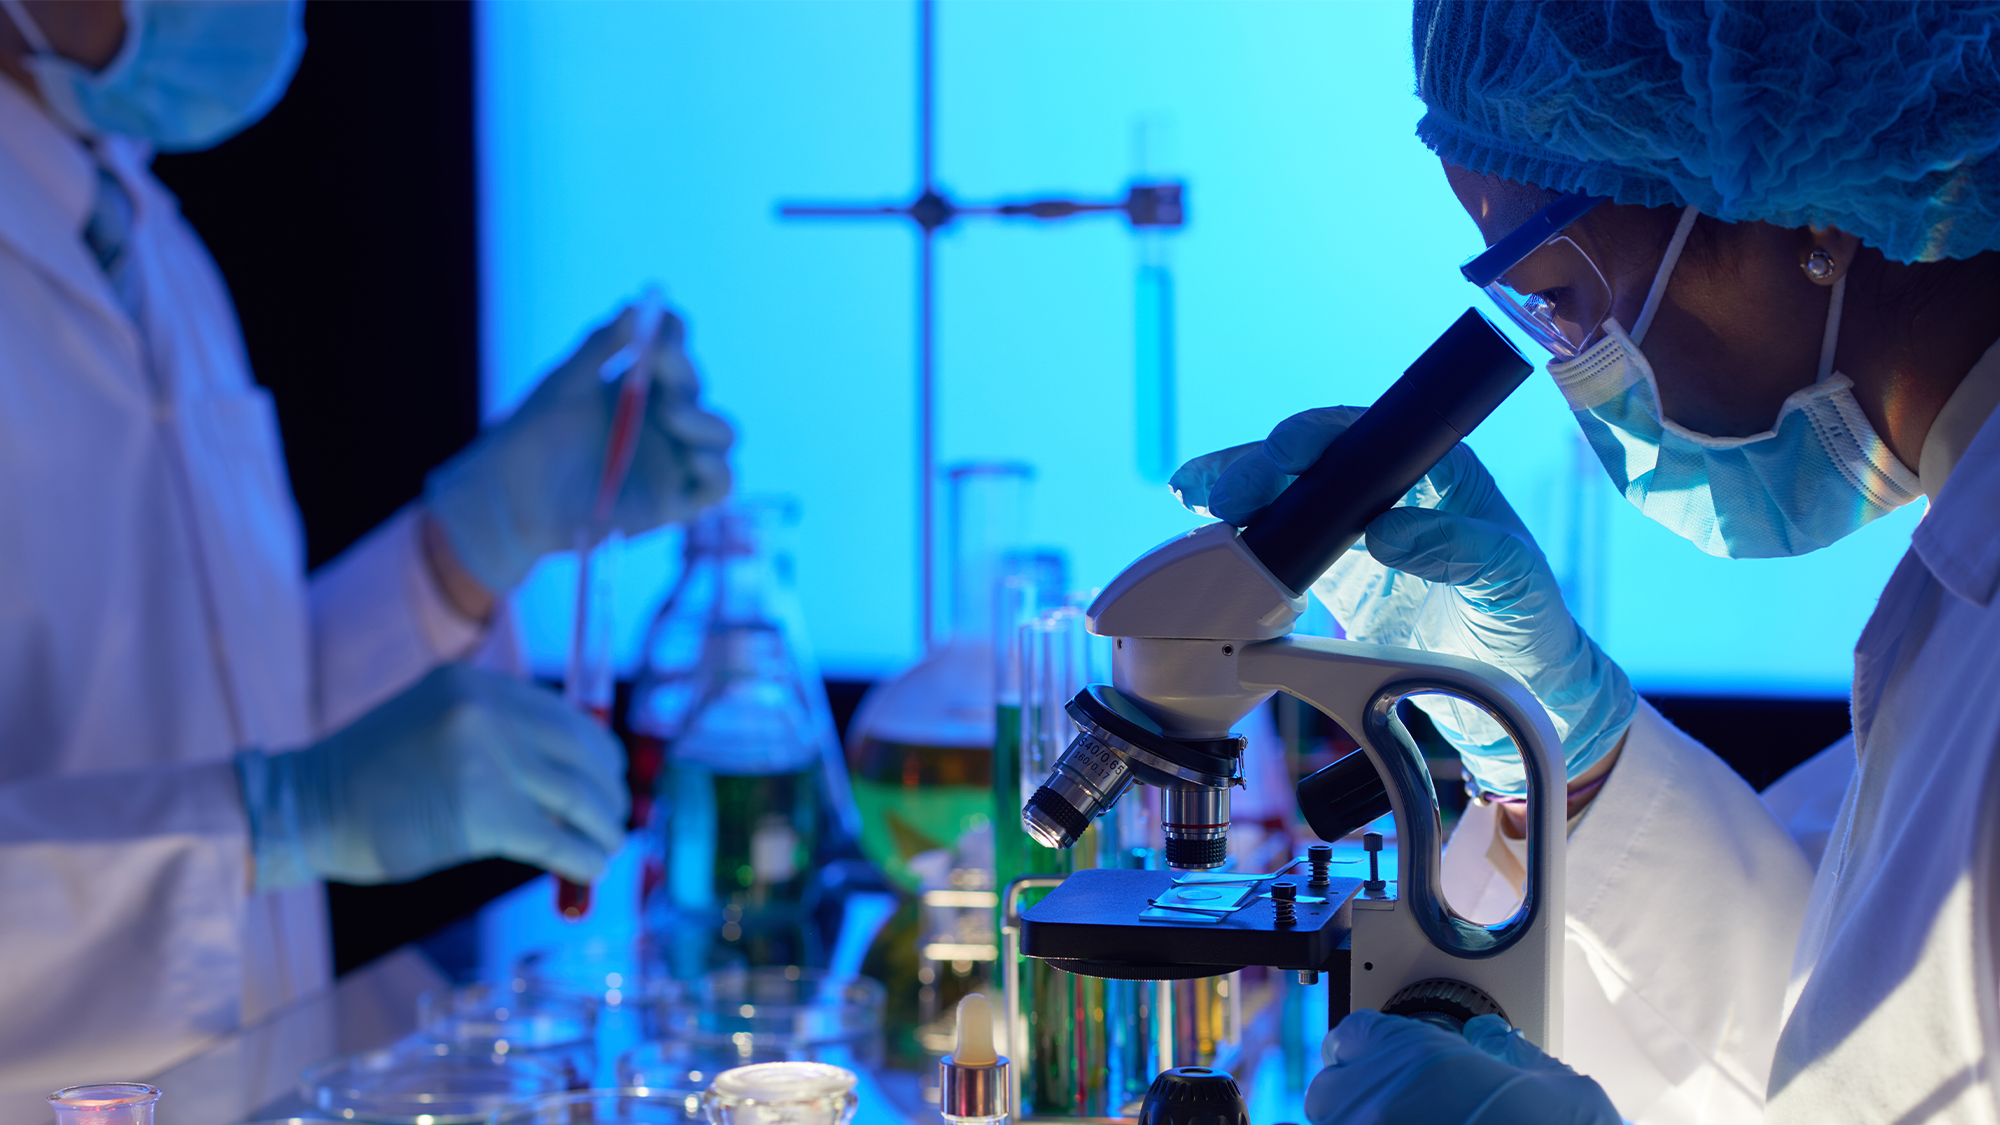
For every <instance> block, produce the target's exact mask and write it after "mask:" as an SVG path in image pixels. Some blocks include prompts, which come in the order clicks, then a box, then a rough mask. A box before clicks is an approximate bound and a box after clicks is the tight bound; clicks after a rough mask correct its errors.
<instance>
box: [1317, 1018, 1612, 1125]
mask: <svg viewBox="0 0 2000 1125" xmlns="http://www.w3.org/2000/svg"><path fill="white" fill-rule="evenodd" d="M1320 1059H1321V1061H1322V1062H1324V1063H1326V1069H1324V1070H1322V1071H1320V1072H1319V1074H1317V1075H1315V1076H1314V1078H1313V1080H1312V1085H1310V1086H1308V1087H1306V1119H1307V1120H1308V1121H1311V1122H1312V1125H1336V1123H1338V1125H1376V1123H1378V1122H1379V1123H1382V1125H1619V1117H1618V1111H1617V1110H1616V1109H1613V1108H1612V1106H1611V1099H1610V1098H1608V1097H1606V1096H1605V1094H1604V1091H1603V1090H1602V1089H1601V1088H1600V1087H1599V1086H1598V1085H1597V1083H1595V1082H1592V1081H1591V1080H1590V1079H1588V1078H1586V1077H1584V1076H1583V1075H1580V1074H1578V1073H1576V1072H1575V1071H1573V1070H1571V1069H1570V1068H1568V1067H1566V1066H1564V1065H1563V1064H1562V1063H1559V1062H1557V1061H1556V1060H1554V1059H1552V1058H1550V1057H1549V1056H1547V1055H1545V1054H1543V1053H1542V1052H1541V1051H1540V1050H1539V1049H1537V1048H1536V1047H1535V1045H1534V1044H1532V1043H1530V1042H1528V1041H1527V1040H1526V1039H1524V1038H1522V1037H1521V1034H1520V1032H1518V1031H1515V1030H1513V1029H1512V1028H1510V1027H1508V1026H1507V1024H1506V1022H1505V1021H1503V1020H1502V1019H1501V1018H1500V1017H1499V1016H1479V1017H1478V1018H1476V1019H1473V1020H1471V1021H1470V1022H1468V1023H1467V1024H1466V1025H1465V1034H1464V1035H1454V1034H1452V1033H1451V1032H1449V1031H1446V1030H1445V1029H1443V1028H1441V1027H1438V1026H1436V1025H1434V1024H1429V1023H1422V1022H1419V1021H1417V1020H1412V1019H1405V1018H1403V1017H1402V1016H1385V1015H1383V1014H1382V1013H1380V1012H1375V1011H1366V1010H1364V1011H1359V1012H1355V1013H1353V1014H1351V1015H1349V1016H1348V1017H1347V1018H1346V1019H1344V1020H1341V1021H1340V1026H1339V1027H1336V1028H1334V1029H1333V1030H1332V1031H1330V1032H1328V1033H1327V1036H1326V1041H1325V1042H1324V1043H1323V1044H1321V1046H1320Z"/></svg>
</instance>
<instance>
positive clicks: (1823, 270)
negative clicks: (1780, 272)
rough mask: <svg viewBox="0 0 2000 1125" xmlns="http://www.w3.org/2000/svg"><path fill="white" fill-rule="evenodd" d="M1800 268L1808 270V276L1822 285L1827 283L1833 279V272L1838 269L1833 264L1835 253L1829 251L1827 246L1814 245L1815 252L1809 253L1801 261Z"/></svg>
mask: <svg viewBox="0 0 2000 1125" xmlns="http://www.w3.org/2000/svg"><path fill="white" fill-rule="evenodd" d="M1799 268H1800V269H1802V270H1804V271H1806V276H1807V277H1810V278H1812V279H1813V280H1814V281H1816V282H1818V283H1819V284H1821V285H1825V284H1826V283H1827V282H1829V281H1832V280H1833V274H1834V271H1835V269H1836V267H1835V266H1834V264H1833V255H1832V254H1829V253H1827V252H1826V250H1825V248H1823V247H1818V246H1815V247H1813V252H1812V253H1810V254H1807V255H1806V260H1805V261H1803V262H1800V263H1799Z"/></svg>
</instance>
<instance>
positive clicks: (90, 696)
mask: <svg viewBox="0 0 2000 1125" xmlns="http://www.w3.org/2000/svg"><path fill="white" fill-rule="evenodd" d="M100 151H101V152H102V155H103V159H104V162H105V164H106V165H107V166H109V167H110V168H112V169H113V171H114V172H115V174H116V175H117V176H118V177H119V178H120V180H121V181H122V182H123V184H124V185H125V187H126V189H127V190H128V191H129V192H130V194H131V197H132V200H133V205H134V210H135V217H134V227H133V233H132V237H131V241H130V244H129V253H130V254H131V255H132V260H133V268H135V269H137V270H138V271H139V275H140V278H141V281H142V284H143V287H144V294H145V310H144V312H145V315H144V316H143V318H142V319H143V323H141V324H134V323H133V322H132V320H131V318H130V317H129V316H128V315H127V314H126V313H125V312H124V311H123V309H121V307H120V306H119V304H118V301H117V299H116V297H115V296H114V294H113V292H112V289H111V287H110V285H109V283H108V281H107V280H106V278H105V277H104V275H103V273H102V272H101V270H100V269H99V267H98V265H97V263H96V260H95V259H94V258H93V257H92V255H91V253H90V252H89V250H88V249H87V248H86V246H85V244H84V242H83V240H82V238H81V231H82V229H83V227H84V224H85V222H86V220H87V218H88V216H89V214H90V211H91V208H92V205H93V200H94V198H95V194H96V190H97V181H96V172H95V169H94V166H93V163H92V160H91V157H90V155H89V153H88V151H87V150H86V149H85V148H84V147H83V146H82V145H81V144H79V143H78V142H77V141H76V140H74V139H73V138H71V137H69V136H67V135H65V134H64V133H62V132H61V131H59V130H58V129H57V128H56V127H55V126H54V125H53V124H51V123H50V121H49V120H48V118H46V117H45V116H44V115H43V114H42V113H41V112H40V110H39V109H37V108H36V107H35V106H34V104H33V103H32V102H31V101H30V100H29V99H28V98H27V97H26V96H25V95H24V94H23V93H22V91H21V90H20V89H18V88H17V87H15V86H13V85H12V84H11V83H9V82H7V81H5V80H4V79H0V904H4V905H0V950H3V951H4V954H0V1013H5V1014H4V1016H0V1121H13V1120H24V1121H25V1120H38V1119H40V1118H43V1117H45V1116H46V1107H45V1106H43V1105H41V1104H40V1095H41V1094H43V1093H46V1092H47V1091H48V1090H50V1089H52V1088H54V1087H55V1086H57V1085H60V1084H63V1083H67V1082H79V1081H91V1080H104V1079H117V1078H133V1077H138V1076H141V1075H145V1074H150V1073H152V1072H154V1071H157V1070H159V1069H160V1068H162V1067H164V1066H166V1065H168V1064H170V1063H172V1062H173V1061H175V1060H176V1059H177V1058H180V1057H182V1056H185V1055H187V1054H189V1053H191V1052H193V1051H195V1050H197V1049H199V1048H200V1046H201V1045H202V1044H203V1043H204V1042H205V1041H207V1040H208V1039H209V1038H211V1037H213V1036H215V1035H218V1034H220V1033H223V1032H227V1031H229V1030H231V1029H232V1028H234V1027H236V1026H238V1025H239V1024H240V1023H242V1022H243V1021H246V1020H252V1019H255V1018H257V1017H259V1016H260V1015H262V1014H263V1013H265V1012H268V1011H270V1010H272V1009H273V1008H275V1007H277V1006H279V1005H282V1004H284V1003H286V1002H288V1001H290V1000H292V999H294V998H297V997H300V996H302V995H305V994H308V993H310V992H312V991H314V990H317V989H319V988H322V987H324V986H325V984H326V983H327V979H328V975H329V970H330V964H329V956H328V948H327V937H326V931H325V921H324V918H323V913H324V907H323V897H322V891H321V889H320V888H319V887H318V886H310V887H303V888H298V889H296V890H293V891H287V892H281V893H276V894H264V895H251V894H249V893H248V878H247V871H246V866H247V840H246V836H245V826H244V821H243V815H242V812H241V809H240V802H239V801H238V799H237V797H236V790H235V782H234V778H233V775H232V772H231V769H230V766H229V760H230V757H231V755H232V754H233V753H234V752H235V751H236V750H237V749H238V748H240V747H261V748H266V749H274V750H275V749H285V748H290V747H296V746H299V745H301V744H303V743H306V742H308V741H309V740H311V739H312V738H314V737H315V736H316V735H317V734H319V733H321V732H323V731H326V730H328V729H331V728H333V727H337V726H339V725H341V724H343V723H345V722H346V721H348V720H349V719H351V718H353V717H354V716H355V715H358V714H360V713H361V712H363V711H365V710H366V709H368V708H369V707H371V706H372V705H373V704H374V703H376V702H379V701H380V700H382V699H384V698H387V697H388V696H390V695H393V694H394V693H395V692H396V691H398V690H400V689H401V688H402V687H403V686H405V685H407V684H409V683H410V682H412V681H413V680H415V679H416V678H418V677H419V676H421V675H422V674H423V672H424V671H426V670H427V669H428V668H429V667H430V666H432V665H433V664H435V663H437V662H438V661H440V660H443V659H448V658H451V657H454V656H457V655H462V654H463V653H465V652H466V651H467V650H468V649H470V648H471V647H472V645H473V644H474V643H475V642H476V640H477V639H478V631H477V629H476V628H475V627H474V626H473V625H472V624H471V623H469V622H466V621H463V620H461V619H459V618H458V617H456V616H455V615H454V614H453V613H452V612H451V610H450V609H449V608H447V607H446V605H445V604H444V603H443V602H442V600H441V599H440V597H439V595H438V593H437V592H436V591H435V590H434V589H432V587H431V583H430V581H429V579H428V574H427V571H426V570H425V568H424V564H423V561H422V558H421V554H420V549H419V545H418V542H417V538H416V534H415V525H414V520H413V517H411V516H410V515H409V514H408V513H405V514H404V515H403V516H400V517H398V518H397V519H396V520H392V521H390V522H389V523H388V524H385V525H384V526H383V527H382V528H381V529H378V531H377V532H376V533H375V534H374V535H372V536H371V537H370V538H368V539H367V540H364V541H363V542H362V543H360V544H358V545H356V547H354V548H353V549H352V550H350V551H349V552H348V553H347V554H345V555H343V556H342V557H341V558H340V559H338V560H336V561H335V562H334V563H332V564H330V565H329V566H327V567H325V568H323V569H322V571H321V572H320V573H319V574H316V575H314V576H313V578H312V580H311V582H310V583H308V581H307V578H306V575H305V569H304V554H303V545H302V537H301V533H300V528H299V520H298V515H297V511H296V509H295V507H294V505H293V502H292V498H291V493H290V489H289V484H288V482H287V480H286V475H285V466H284V461H283V458H282V456H281V453H280V448H279V440H278V433H277V427H276V424H275V419H274V416H273V413H272V409H271V401H270V397H269V396H268V395H267V394H266V393H265V392H264V391H263V390H262V389H260V388H259V387H257V386H256V385H255V384H254V383H253V382H252V380H251V377H250V372H249V370H248V367H247V364H246V361H245V357H244V352H243V345H242V339H241V335H240V333H239V331H238V328H237V324H236V319H235V314H234V311H233V309H232V307H231V305H230V301H229V296H228V293H227V292H226V291H225V289H224V287H223V285H222V281H221V278H220V277H219V275H218V274H217V272H216V270H215V268H214V265H213V263H212V262H211V261H210V260H209V258H208V255H207V253H206V252H205V251H204V250H203V248H202V246H201V243H200V242H199V240H198V239H197V238H196V237H195V235H194V233H193V231H192V230H190V229H189V228H188V226H187V224H186V223H185V222H184V221H183V220H182V219H181V217H180V215H179V212H178V210H177V207H176V204H175V201H174V199H173V197H172V196H171V195H169V194H168V193H167V192H166V190H165V189H164V188H163V187H161V185H160V184H159V183H158V181H156V180H155V179H153V177H152V176H151V174H150V173H149V172H148V171H147V170H146V162H147V160H148V154H147V153H146V152H145V151H144V150H143V148H141V147H140V146H138V145H136V144H132V143H128V142H124V141H122V140H118V139H113V140H111V141H109V142H106V143H105V144H104V145H103V146H102V148H101V150H100ZM281 234H282V232H274V237H275V236H281Z"/></svg>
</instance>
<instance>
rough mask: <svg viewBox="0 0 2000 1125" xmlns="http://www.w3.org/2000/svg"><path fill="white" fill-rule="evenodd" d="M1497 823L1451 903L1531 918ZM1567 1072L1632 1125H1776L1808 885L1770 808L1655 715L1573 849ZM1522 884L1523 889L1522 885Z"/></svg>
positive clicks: (1472, 855) (1447, 863) (1454, 874)
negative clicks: (1599, 1090) (1783, 1026)
mask: <svg viewBox="0 0 2000 1125" xmlns="http://www.w3.org/2000/svg"><path fill="white" fill-rule="evenodd" d="M1504 866H1508V857H1507V856H1506V855H1505V854H1504V845H1498V844H1496V843H1495V835H1494V809H1493V807H1492V806H1491V805H1477V804H1476V805H1474V806H1472V807H1471V808H1470V809H1468V810H1467V812H1466V815H1465V817H1464V818H1463V819H1462V820H1460V822H1459V824H1458V827H1457V829H1456V830H1454V832H1453V833H1452V838H1451V841H1450V843H1449V844H1448V845H1447V847H1446V849H1445V857H1444V890H1445V896H1446V898H1447V900H1448V901H1450V902H1451V903H1452V904H1453V906H1454V907H1455V908H1457V909H1458V910H1459V911H1460V912H1461V913H1464V914H1466V915H1467V916H1468V917H1471V918H1473V919H1474V920H1476V921H1482V922H1496V921H1499V920H1501V919H1503V918H1505V917H1506V916H1507V915H1508V914H1510V913H1512V912H1513V910H1514V907H1515V906H1516V905H1517V904H1518V903H1519V901H1520V900H1519V892H1518V891H1517V889H1516V885H1515V884H1513V883H1512V882H1510V881H1509V880H1508V878H1507V877H1506V876H1504V875H1503V874H1501V868H1502V867H1504ZM1567 867H1568V878H1569V886H1568V889H1567V891H1566V894H1567V896H1568V902H1569V920H1568V933H1567V942H1566V947H1565V952H1564V958H1563V966H1564V975H1563V1042H1564V1051H1563V1059H1564V1061H1565V1062H1567V1063H1569V1064H1570V1065H1571V1066H1573V1067H1575V1068H1576V1069H1577V1070H1578V1071H1580V1072H1582V1073H1584V1074H1588V1075H1590V1076H1591V1077H1592V1078H1594V1079H1596V1080H1597V1081H1598V1083H1599V1084H1601V1085H1602V1086H1603V1087H1604V1089H1605V1092H1606V1093H1608V1094H1610V1095H1611V1100H1612V1103H1613V1104H1615V1105H1616V1106H1617V1107H1618V1111H1619V1112H1620V1113H1621V1114H1623V1115H1624V1117H1625V1118H1626V1119H1627V1120H1628V1121H1631V1122H1634V1123H1635V1125H1695V1123H1697V1122H1698V1123H1700V1125H1735V1123H1738V1122H1744V1123H1748V1122H1756V1121H1760V1120H1762V1119H1763V1103H1764V1078H1765V1075H1766V1074H1767V1073H1769V1071H1770V1066H1771V1053H1772V1051H1773V1049H1774V1048H1775V1046H1776V1044H1777V1039H1778V1029H1779V1025H1780V1018H1781V1015H1782V1011H1783V998H1784V982H1785V980H1786V979H1787V976H1788V973H1789V970H1790V968H1791V963H1792V949H1793V946H1794V945H1795V944H1796V943H1797V941H1798V934H1799V925H1800V922H1801V920H1802V919H1803V918H1804V916H1805V908H1806V899H1807V894H1808V891H1809V889H1810V887H1811V883H1812V870H1811V867H1810V866H1809V865H1808V863H1807V861H1806V858H1805V855H1804V853H1802V852H1801V851H1800V850H1799V847H1798V845H1797V844H1796V843H1795V842H1793V840H1792V838H1791V837H1790V836H1789V835H1787V834H1786V832H1785V830H1784V828H1783V826H1781V825H1780V824H1779V823H1778V821H1777V820H1776V819H1775V818H1774V817H1773V816H1772V815H1771V814H1770V813H1769V812H1768V811H1767V810H1766V809H1765V807H1764V805H1763V804H1762V803H1761V802H1760V801H1758V799H1757V794H1756V793H1755V792H1753V791H1752V790H1751V788H1750V787H1749V786H1748V785H1747V784H1745V783H1744V781H1743V779H1742V778H1741V777H1739V776H1738V775H1737V774H1736V772H1735V771H1734V770H1731V769H1730V768H1729V767H1728V766H1727V765H1725V764H1724V763H1723V762H1722V761H1721V760H1720V759H1718V758H1717V757H1716V756H1715V755H1714V754H1711V753H1710V752H1709V751H1708V749H1707V748H1706V747H1703V746H1702V745H1701V744H1700V743H1697V742H1696V741H1694V740H1693V739H1691V738H1689V737H1688V736H1687V735H1685V734H1683V733H1681V732H1680V731H1679V730H1678V729H1676V728H1675V727H1674V725H1673V724H1672V723H1669V722H1667V720H1666V719H1664V718H1662V717H1661V715H1660V713H1659V712H1658V711H1655V710H1654V709H1653V708H1652V706H1651V705H1649V704H1646V703H1644V702H1642V703H1641V704H1640V705H1639V711H1638V714H1637V715H1636V716H1635V717H1634V718H1633V720H1632V726H1631V729H1630V732H1629V733H1628V734H1627V735H1626V738H1625V748H1624V751H1623V752H1622V754H1621V755H1620V757H1619V760H1618V765H1617V767H1616V768H1615V769H1613V770H1612V771H1611V776H1610V777H1609V778H1608V779H1607V780H1606V781H1605V783H1604V788H1603V789H1601V790H1599V791H1598V795H1597V799H1596V800H1595V801H1593V802H1592V803H1591V806H1590V808H1589V810H1588V811H1587V812H1586V813H1585V814H1584V816H1583V818H1582V820H1581V821H1580V822H1579V823H1578V824H1577V826H1576V828H1575V830H1574V831H1573V832H1572V833H1571V834H1570V839H1569V849H1568V864H1567ZM1517 877H1518V876H1517Z"/></svg>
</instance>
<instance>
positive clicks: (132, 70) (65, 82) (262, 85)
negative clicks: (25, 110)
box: [0, 0, 305, 152]
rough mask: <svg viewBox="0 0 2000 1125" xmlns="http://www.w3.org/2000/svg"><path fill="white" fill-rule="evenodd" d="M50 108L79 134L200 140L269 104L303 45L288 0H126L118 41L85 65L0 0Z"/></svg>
mask: <svg viewBox="0 0 2000 1125" xmlns="http://www.w3.org/2000/svg"><path fill="white" fill-rule="evenodd" d="M0 10H5V11H6V13H7V16H8V18H9V19H11V20H13V21H14V26H15V27H16V28H18V29H19V30H20V32H21V36H22V38H24V39H26V40H27V41H28V45H29V46H30V47H31V48H33V50H34V52H35V53H34V54H33V55H32V56H31V57H29V58H28V59H27V60H26V62H27V66H28V69H29V70H30V71H31V72H33V74H34V76H35V84H36V85H37V86H38V87H40V88H41V92H42V99H43V100H44V101H45V102H47V103H48V106H49V110H50V112H51V113H53V114H54V115H55V116H56V117H57V118H58V119H60V120H61V121H62V122H63V123H64V124H66V125H68V126H69V127H70V128H71V129H73V130H75V131H76V132H77V133H79V134H82V135H84V136H96V135H98V134H102V133H120V134H123V135H125V136H128V137H139V138H142V139H144V140H147V141H150V142H152V144H153V146H154V147H155V148H158V149H160V150H162V151H165V152H187V151H191V150H195V149H203V148H208V147H209V146H211V145H215V144H218V143H220V142H222V141H224V140H227V139H228V138H230V137H232V136H234V135H236V134H237V133H239V132H241V131H243V130H244V129H246V128H248V127H250V126H251V125H252V124H254V123H255V122H256V121H257V120H258V119H259V118H261V117H263V116H264V114H265V113H267V112H269V110H270V108H271V107H272V106H273V105H275V104H277V101H278V98H279V97H280V96H282V95H283V94H284V92H285V86H286V85H287V84H288V83H290V82H291V80H292V74H293V72H294V71H296V70H297V69H298V66H299V56H300V55H301V54H302V53H304V51H305V30H304V28H303V27H302V26H301V22H300V21H301V18H302V13H303V11H304V8H303V5H302V4H301V3H299V2H297V0H125V44H124V46H123V47H121V48H119V51H118V56H117V57H116V58H114V59H112V60H111V63H110V65H108V66H106V67H105V68H104V69H103V70H101V71H99V72H97V73H95V74H93V73H91V72H90V71H88V70H86V69H84V68H83V67H82V66H81V65H79V64H77V63H75V62H72V61H70V60H69V59H66V58H63V57H61V56H60V55H57V54H56V53H55V52H54V50H53V49H51V48H50V46H49V42H48V38H47V37H46V36H44V35H43V34H42V30H41V28H40V27H39V26H38V25H36V23H35V21H34V18H33V17H32V16H30V15H29V14H28V11H27V8H26V7H25V6H24V5H23V4H22V3H21V0H0Z"/></svg>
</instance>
